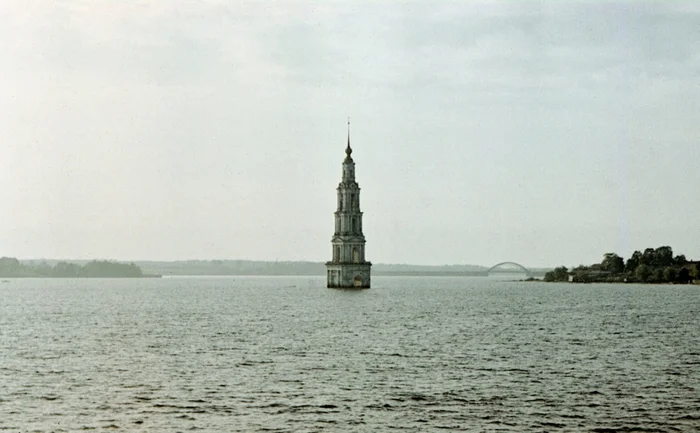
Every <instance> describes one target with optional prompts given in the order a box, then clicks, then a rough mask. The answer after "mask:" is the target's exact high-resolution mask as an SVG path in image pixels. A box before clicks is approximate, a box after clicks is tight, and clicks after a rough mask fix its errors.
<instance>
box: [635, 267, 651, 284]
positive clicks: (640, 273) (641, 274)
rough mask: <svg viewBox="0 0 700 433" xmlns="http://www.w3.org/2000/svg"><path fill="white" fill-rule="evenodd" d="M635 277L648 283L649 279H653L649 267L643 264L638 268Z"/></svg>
mask: <svg viewBox="0 0 700 433" xmlns="http://www.w3.org/2000/svg"><path fill="white" fill-rule="evenodd" d="M634 276H635V277H636V278H637V280H638V281H640V282H642V283H646V282H647V281H648V280H649V277H651V269H650V268H649V266H647V265H645V264H644V263H642V264H640V265H639V266H637V269H636V270H635V271H634Z"/></svg>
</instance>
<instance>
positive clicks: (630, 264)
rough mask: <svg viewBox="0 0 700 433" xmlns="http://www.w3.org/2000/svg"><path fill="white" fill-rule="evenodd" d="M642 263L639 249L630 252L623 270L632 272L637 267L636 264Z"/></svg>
mask: <svg viewBox="0 0 700 433" xmlns="http://www.w3.org/2000/svg"><path fill="white" fill-rule="evenodd" d="M641 263H642V253H641V251H635V252H634V253H632V256H631V257H630V258H629V259H627V263H626V264H625V271H627V272H634V271H635V270H636V269H637V266H639V265H640V264H641Z"/></svg>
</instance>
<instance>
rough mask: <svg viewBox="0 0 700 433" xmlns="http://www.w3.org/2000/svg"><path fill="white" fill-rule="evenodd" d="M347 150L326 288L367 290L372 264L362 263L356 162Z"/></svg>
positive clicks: (362, 253) (360, 217)
mask: <svg viewBox="0 0 700 433" xmlns="http://www.w3.org/2000/svg"><path fill="white" fill-rule="evenodd" d="M351 155H352V148H351V147H350V121H349V120H348V145H347V147H346V148H345V160H344V161H343V177H342V179H341V181H340V184H339V185H338V188H337V191H338V203H337V210H336V211H335V232H334V233H333V238H332V239H331V245H332V248H333V251H332V260H330V261H329V262H326V269H327V273H328V276H327V286H328V287H330V288H358V289H369V287H370V268H371V266H372V263H370V262H368V261H366V260H365V236H364V235H363V234H362V212H361V211H360V187H359V186H358V185H357V182H356V181H355V162H354V161H353V159H352V156H351Z"/></svg>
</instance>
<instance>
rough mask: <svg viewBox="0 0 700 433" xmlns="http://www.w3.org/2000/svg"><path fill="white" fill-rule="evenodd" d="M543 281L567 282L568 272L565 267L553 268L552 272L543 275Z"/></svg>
mask: <svg viewBox="0 0 700 433" xmlns="http://www.w3.org/2000/svg"><path fill="white" fill-rule="evenodd" d="M544 280H545V281H549V282H552V281H569V270H568V269H566V267H565V266H560V267H558V268H555V269H554V270H553V271H549V272H547V273H546V274H544Z"/></svg>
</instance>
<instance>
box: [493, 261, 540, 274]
mask: <svg viewBox="0 0 700 433" xmlns="http://www.w3.org/2000/svg"><path fill="white" fill-rule="evenodd" d="M503 265H512V266H515V267H516V268H520V269H522V271H523V272H525V275H527V276H530V275H532V272H531V271H530V270H529V269H528V268H526V267H525V266H523V265H521V264H520V263H515V262H501V263H498V264H495V265H493V266H491V267H490V268H489V270H488V271H486V273H488V274H490V273H491V271H493V270H494V269H496V268H499V267H501V266H503Z"/></svg>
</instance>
